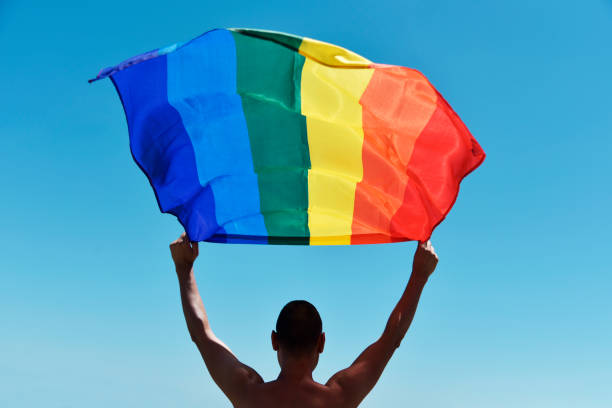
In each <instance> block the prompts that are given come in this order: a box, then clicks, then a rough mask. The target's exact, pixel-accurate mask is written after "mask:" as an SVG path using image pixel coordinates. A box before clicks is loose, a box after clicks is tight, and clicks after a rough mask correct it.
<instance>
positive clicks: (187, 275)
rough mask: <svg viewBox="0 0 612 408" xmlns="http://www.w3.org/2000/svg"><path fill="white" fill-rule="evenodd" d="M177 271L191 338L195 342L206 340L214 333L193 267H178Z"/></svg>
mask: <svg viewBox="0 0 612 408" xmlns="http://www.w3.org/2000/svg"><path fill="white" fill-rule="evenodd" d="M176 272H177V275H178V280H179V287H180V290H181V303H182V304H183V313H184V314H185V321H186V322H187V328H188V329H189V334H190V335H191V339H192V340H193V341H195V342H198V341H201V340H204V339H206V338H207V337H210V336H211V335H212V331H211V329H210V324H209V323H208V316H207V315H206V309H204V303H203V302H202V298H201V297H200V292H199V291H198V285H197V284H196V281H195V277H194V274H193V268H187V267H185V268H180V269H179V268H177V271H176Z"/></svg>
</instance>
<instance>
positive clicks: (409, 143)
mask: <svg viewBox="0 0 612 408" xmlns="http://www.w3.org/2000/svg"><path fill="white" fill-rule="evenodd" d="M372 67H373V68H375V71H374V75H373V76H372V79H371V80H370V82H369V84H368V87H367V88H366V90H365V92H364V93H363V95H362V96H361V99H360V104H361V106H362V108H363V116H362V118H363V122H362V123H363V131H364V141H363V148H362V160H363V179H362V180H361V181H360V182H359V183H358V184H357V187H356V190H355V204H354V211H353V223H352V227H351V230H352V234H353V236H352V238H351V244H370V243H381V242H391V241H393V238H392V233H391V219H392V218H393V215H395V213H396V212H397V210H398V209H399V208H400V207H401V206H402V203H403V201H404V193H405V190H406V184H407V183H408V178H409V176H408V171H407V170H408V163H409V162H410V158H411V156H412V151H413V149H414V144H415V142H416V140H417V138H418V137H419V135H420V134H421V131H422V130H423V129H424V128H425V126H426V125H427V123H428V122H429V119H430V118H431V116H432V114H433V112H434V110H435V109H436V105H437V99H438V96H437V93H436V91H435V89H434V88H433V87H432V86H431V84H430V83H429V81H427V79H426V78H425V77H424V76H423V75H422V74H421V73H419V72H418V71H415V70H412V69H409V68H404V67H397V66H388V65H377V64H375V65H373V66H372Z"/></svg>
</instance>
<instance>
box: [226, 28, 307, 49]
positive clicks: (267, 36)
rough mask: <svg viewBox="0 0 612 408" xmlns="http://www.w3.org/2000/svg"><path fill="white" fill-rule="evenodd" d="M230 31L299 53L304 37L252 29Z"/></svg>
mask: <svg viewBox="0 0 612 408" xmlns="http://www.w3.org/2000/svg"><path fill="white" fill-rule="evenodd" d="M230 30H231V31H234V32H236V33H240V34H244V35H249V36H251V37H256V38H261V39H264V40H270V41H274V42H276V43H278V44H280V45H284V46H285V47H288V48H289V49H292V50H294V51H298V50H299V49H300V45H302V37H298V36H297V35H293V34H286V33H280V32H278V31H267V30H254V29H252V28H232V29H230Z"/></svg>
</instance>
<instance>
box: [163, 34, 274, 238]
mask: <svg viewBox="0 0 612 408" xmlns="http://www.w3.org/2000/svg"><path fill="white" fill-rule="evenodd" d="M167 58H168V71H167V75H168V76H167V85H168V102H169V103H170V104H171V105H172V106H173V107H174V108H175V109H176V110H177V112H178V113H179V115H180V116H181V119H182V122H183V123H184V125H185V129H186V130H187V134H188V135H189V138H190V140H191V144H192V145H193V149H194V151H195V158H196V166H197V171H198V177H199V181H200V184H201V185H202V186H210V187H211V188H212V190H213V195H214V199H215V208H216V220H217V223H218V224H219V225H220V226H221V227H222V229H223V231H219V232H218V234H220V235H224V234H229V235H251V236H267V230H266V227H265V224H264V221H263V216H262V215H261V213H260V203H259V187H258V183H257V175H256V173H255V171H254V168H253V159H252V154H251V146H250V141H249V135H248V130H247V125H246V119H245V117H244V112H243V110H242V101H241V98H240V96H239V95H238V93H237V89H236V46H235V43H234V39H233V36H232V35H231V34H230V33H229V32H228V31H226V30H214V31H210V32H208V33H207V34H205V35H203V36H201V37H199V38H197V39H195V40H193V41H191V42H189V43H188V44H187V45H185V46H183V47H181V48H179V49H177V50H176V51H174V52H172V53H170V54H167ZM233 240H234V239H233V238H229V237H228V242H233Z"/></svg>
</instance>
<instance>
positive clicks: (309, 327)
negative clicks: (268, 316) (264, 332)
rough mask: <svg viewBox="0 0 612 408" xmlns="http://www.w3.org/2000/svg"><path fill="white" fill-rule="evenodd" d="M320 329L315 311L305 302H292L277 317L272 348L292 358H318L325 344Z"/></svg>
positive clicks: (320, 325)
mask: <svg viewBox="0 0 612 408" xmlns="http://www.w3.org/2000/svg"><path fill="white" fill-rule="evenodd" d="M322 329H323V323H322V322H321V316H319V312H318V311H317V309H316V308H315V307H314V306H313V305H312V304H311V303H309V302H307V301H305V300H293V301H291V302H289V303H287V304H286V305H285V307H283V309H282V310H281V312H280V314H279V315H278V320H277V321H276V331H272V347H273V348H274V350H276V351H279V352H282V353H284V354H286V355H287V356H290V357H292V358H301V357H311V356H315V355H316V356H317V357H318V354H319V353H322V352H323V346H324V344H325V333H323V331H322ZM279 357H280V356H279Z"/></svg>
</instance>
